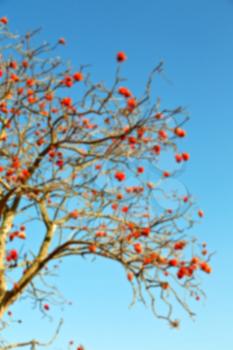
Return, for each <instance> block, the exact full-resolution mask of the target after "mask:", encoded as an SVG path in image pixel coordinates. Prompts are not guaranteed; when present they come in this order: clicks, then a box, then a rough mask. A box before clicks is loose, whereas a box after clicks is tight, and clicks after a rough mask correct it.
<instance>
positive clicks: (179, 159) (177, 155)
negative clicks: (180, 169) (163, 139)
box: [175, 154, 183, 163]
mask: <svg viewBox="0 0 233 350" xmlns="http://www.w3.org/2000/svg"><path fill="white" fill-rule="evenodd" d="M175 158H176V162H177V163H180V162H182V160H183V156H182V155H181V154H176V155H175Z"/></svg>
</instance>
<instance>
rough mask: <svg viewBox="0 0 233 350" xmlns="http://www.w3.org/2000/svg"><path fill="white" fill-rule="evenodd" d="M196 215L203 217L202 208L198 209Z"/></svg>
mask: <svg viewBox="0 0 233 350" xmlns="http://www.w3.org/2000/svg"><path fill="white" fill-rule="evenodd" d="M198 216H199V217H200V218H203V216H204V212H203V210H198Z"/></svg>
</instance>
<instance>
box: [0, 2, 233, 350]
mask: <svg viewBox="0 0 233 350" xmlns="http://www.w3.org/2000/svg"><path fill="white" fill-rule="evenodd" d="M0 14H1V16H8V17H9V20H10V22H11V29H12V30H14V31H15V30H16V31H18V32H20V33H24V32H25V31H27V30H30V29H34V28H37V27H40V26H42V27H43V32H42V34H41V39H42V40H44V39H46V40H57V38H59V37H61V36H64V37H65V38H66V39H67V42H68V45H67V47H66V48H65V49H64V50H61V51H59V54H61V55H62V56H63V57H64V58H65V59H67V58H69V59H71V60H72V61H73V62H77V63H78V64H80V63H90V64H92V68H91V70H92V71H93V74H94V76H95V77H96V78H99V79H103V80H106V81H110V80H111V78H112V76H113V69H114V65H115V62H114V59H113V58H114V57H115V54H116V52H118V51H120V50H123V51H125V52H126V53H127V56H128V61H127V62H126V63H125V65H124V73H125V75H126V76H127V77H128V79H129V84H130V87H132V88H133V89H134V90H136V91H137V90H138V91H140V89H141V87H142V86H143V84H144V82H145V79H146V77H147V75H148V73H149V71H150V70H151V69H152V68H153V66H154V65H155V64H156V63H158V62H159V60H160V59H163V60H164V62H165V69H166V76H167V78H168V79H169V81H171V83H168V82H166V81H160V82H159V83H158V94H159V95H160V96H161V98H162V104H163V105H164V106H166V107H175V106H176V105H183V106H185V107H186V108H187V109H188V110H189V112H190V115H191V120H190V122H189V124H188V125H187V130H188V136H189V137H188V138H187V139H186V141H185V142H186V146H187V150H188V151H189V152H190V153H191V157H192V159H191V160H192V161H190V163H189V164H188V166H187V168H186V171H185V173H184V174H183V175H182V177H181V180H182V181H183V182H184V183H185V184H186V185H187V186H188V188H189V189H190V191H191V192H192V193H193V194H194V195H195V196H196V198H197V200H198V202H199V203H200V205H201V207H202V208H203V210H204V211H205V219H204V220H203V224H202V225H198V227H197V228H196V229H194V230H193V233H196V234H198V235H199V236H200V237H201V239H202V240H203V241H207V242H208V243H209V247H210V249H211V250H216V251H217V254H216V255H215V257H214V258H213V262H212V265H213V274H212V275H211V276H210V277H207V278H205V280H204V282H203V284H204V288H205V290H206V293H207V295H208V299H207V300H206V301H205V302H204V303H200V304H198V305H195V306H194V309H195V311H196V312H197V319H196V321H195V322H193V321H191V320H189V319H188V318H187V317H185V316H184V317H183V322H182V324H181V329H180V330H179V331H174V330H170V329H169V328H168V327H167V324H166V323H163V322H162V323H161V321H158V320H156V319H155V318H154V317H153V315H152V314H151V312H150V310H149V308H144V307H143V306H142V305H137V306H135V307H134V308H133V309H130V310H129V309H128V305H129V303H130V301H131V289H130V286H129V285H128V283H127V281H126V279H125V275H124V271H123V270H122V269H121V268H120V267H119V266H117V265H116V264H112V263H106V262H103V261H97V263H90V262H85V261H81V260H76V261H74V260H72V261H71V260H70V261H67V263H66V265H65V267H64V270H63V271H64V273H63V277H62V279H61V280H60V285H61V287H62V289H63V290H64V292H65V294H66V296H67V298H70V299H71V300H74V304H73V305H72V306H71V307H69V308H67V310H66V311H65V318H66V323H65V325H64V328H63V331H62V334H61V337H60V338H59V342H57V343H56V345H54V348H55V349H62V348H65V346H66V344H67V342H68V340H69V339H74V340H75V341H76V342H77V343H80V342H81V343H83V344H84V345H85V346H86V348H87V350H119V349H121V350H131V349H132V350H157V349H173V350H186V349H188V350H194V349H195V350H196V349H201V350H202V349H211V350H219V349H225V350H230V349H232V346H233V320H232V318H233V301H232V295H233V274H232V259H233V253H232V252H233V203H232V199H233V141H232V140H233V137H232V136H233V1H232V0H189V1H187V0H143V1H142V0H117V1H116V0H112V1H111V0H92V1H91V0H82V1H81V0H34V1H32V0H0ZM29 310H30V308H29V307H28V308H26V307H25V306H24V309H23V308H22V306H19V307H17V308H16V309H15V311H14V312H15V313H16V314H18V315H19V316H20V314H21V313H22V312H23V314H24V315H25V321H24V322H25V325H24V326H17V325H16V326H15V331H14V332H13V333H12V334H11V335H10V338H11V340H12V341H13V340H17V339H19V338H21V337H22V339H25V338H30V337H31V336H35V335H37V334H40V335H41V336H42V337H43V338H44V339H47V338H48V337H49V334H50V333H51V330H52V328H51V327H52V325H51V324H50V322H49V321H48V320H44V319H41V316H40V314H39V315H37V312H36V311H34V313H33V314H32V313H29ZM32 318H33V321H32ZM37 320H38V321H37ZM39 326H40V327H41V328H40V330H39V329H38V327H39Z"/></svg>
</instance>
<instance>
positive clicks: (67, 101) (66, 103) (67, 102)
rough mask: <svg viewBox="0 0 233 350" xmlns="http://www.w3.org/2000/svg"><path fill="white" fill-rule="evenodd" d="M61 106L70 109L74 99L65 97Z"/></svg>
mask: <svg viewBox="0 0 233 350" xmlns="http://www.w3.org/2000/svg"><path fill="white" fill-rule="evenodd" d="M61 105H62V106H65V107H70V106H71V105H72V99H71V98H70V97H64V98H63V99H62V100H61Z"/></svg>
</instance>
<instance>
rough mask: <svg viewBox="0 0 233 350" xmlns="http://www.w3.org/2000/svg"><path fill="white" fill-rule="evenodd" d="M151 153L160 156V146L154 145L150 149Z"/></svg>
mask: <svg viewBox="0 0 233 350" xmlns="http://www.w3.org/2000/svg"><path fill="white" fill-rule="evenodd" d="M152 150H153V152H154V153H156V154H160V152H161V146H160V145H154V146H153V148H152Z"/></svg>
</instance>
